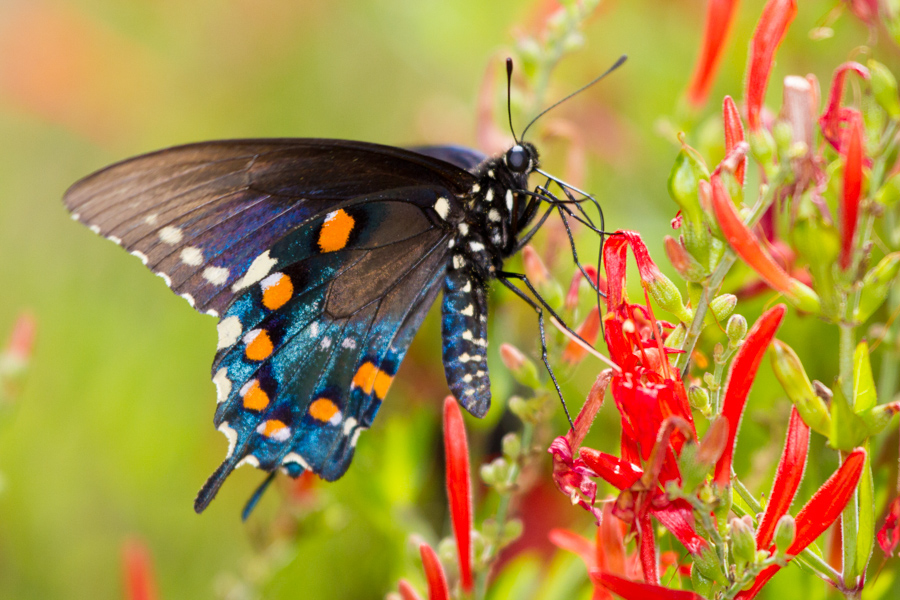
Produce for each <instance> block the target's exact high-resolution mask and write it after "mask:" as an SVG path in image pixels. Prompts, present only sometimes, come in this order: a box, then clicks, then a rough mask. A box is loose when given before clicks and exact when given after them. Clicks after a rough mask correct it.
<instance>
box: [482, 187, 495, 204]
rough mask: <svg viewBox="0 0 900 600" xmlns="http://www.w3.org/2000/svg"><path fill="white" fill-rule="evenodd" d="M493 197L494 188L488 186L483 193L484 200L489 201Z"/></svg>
mask: <svg viewBox="0 0 900 600" xmlns="http://www.w3.org/2000/svg"><path fill="white" fill-rule="evenodd" d="M493 199H494V188H488V191H487V192H485V194H484V201H485V202H491V201H493Z"/></svg>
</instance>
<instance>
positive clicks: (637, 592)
mask: <svg viewBox="0 0 900 600" xmlns="http://www.w3.org/2000/svg"><path fill="white" fill-rule="evenodd" d="M591 579H592V580H593V581H594V585H601V586H603V587H605V588H606V589H608V590H610V591H612V592H613V593H615V594H618V595H619V596H621V597H622V598H625V600H704V598H703V596H701V595H700V594H697V593H694V592H689V591H687V590H672V589H669V588H667V587H662V586H660V585H653V584H650V583H641V582H638V581H629V580H628V579H625V578H624V577H619V576H617V575H613V574H612V573H605V572H603V571H600V570H599V569H595V570H594V571H591Z"/></svg>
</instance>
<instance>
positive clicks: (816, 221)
mask: <svg viewBox="0 0 900 600" xmlns="http://www.w3.org/2000/svg"><path fill="white" fill-rule="evenodd" d="M791 233H792V235H793V242H794V246H795V247H796V248H797V250H798V251H799V253H800V255H801V256H803V257H804V258H805V259H806V260H807V261H809V267H810V271H811V272H812V276H813V280H814V281H815V288H816V289H817V290H819V292H820V293H821V294H822V297H821V306H822V311H823V312H824V313H825V314H826V315H835V314H837V312H838V308H837V307H838V304H839V301H838V299H837V295H836V291H835V290H836V289H837V286H836V285H835V282H834V264H835V263H836V262H837V258H838V254H839V253H840V250H841V238H840V235H839V234H838V231H837V229H835V227H834V226H833V225H826V224H825V223H823V222H822V220H821V219H820V218H819V217H818V216H817V215H810V216H808V217H807V218H799V219H797V221H796V222H795V224H794V227H793V229H792V231H791ZM807 289H808V288H807ZM810 312H813V311H810ZM816 312H818V311H816Z"/></svg>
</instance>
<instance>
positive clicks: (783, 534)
mask: <svg viewBox="0 0 900 600" xmlns="http://www.w3.org/2000/svg"><path fill="white" fill-rule="evenodd" d="M796 537H797V523H796V521H794V517H792V516H791V515H784V516H782V517H781V518H780V519H778V524H777V525H775V550H776V552H777V553H778V554H780V555H782V556H784V555H785V554H787V551H788V549H789V548H790V547H791V544H793V543H794V538H796Z"/></svg>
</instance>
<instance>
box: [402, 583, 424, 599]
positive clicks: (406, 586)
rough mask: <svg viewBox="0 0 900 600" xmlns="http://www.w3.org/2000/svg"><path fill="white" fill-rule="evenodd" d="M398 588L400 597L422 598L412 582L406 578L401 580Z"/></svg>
mask: <svg viewBox="0 0 900 600" xmlns="http://www.w3.org/2000/svg"><path fill="white" fill-rule="evenodd" d="M397 588H398V589H399V591H400V597H401V598H403V600H422V597H421V596H419V593H418V592H417V591H416V589H415V588H414V587H413V586H412V584H411V583H410V582H408V581H406V580H405V579H401V580H400V581H399V583H398V584H397Z"/></svg>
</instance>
